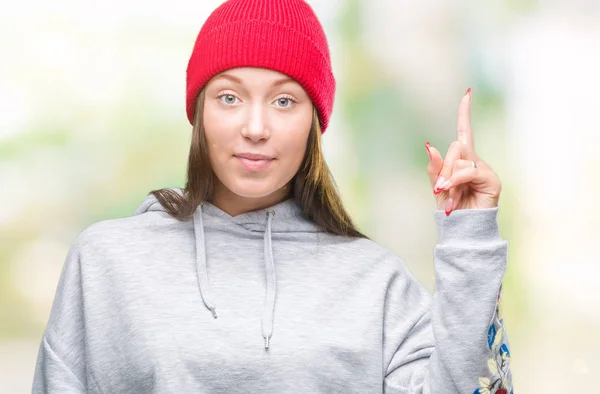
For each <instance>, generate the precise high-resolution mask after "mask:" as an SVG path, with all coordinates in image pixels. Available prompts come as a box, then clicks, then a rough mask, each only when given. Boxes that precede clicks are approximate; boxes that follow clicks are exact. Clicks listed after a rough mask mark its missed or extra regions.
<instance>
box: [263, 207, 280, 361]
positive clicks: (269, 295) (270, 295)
mask: <svg viewBox="0 0 600 394" xmlns="http://www.w3.org/2000/svg"><path fill="white" fill-rule="evenodd" d="M273 216H275V211H273V210H272V209H269V210H268V211H267V229H266V230H265V271H266V275H267V292H266V296H265V311H264V313H263V321H262V334H263V338H265V349H269V340H270V339H271V336H272V335H273V311H274V310H275V294H276V293H277V278H276V276H275V264H274V262H273V247H272V245H271V221H272V219H273Z"/></svg>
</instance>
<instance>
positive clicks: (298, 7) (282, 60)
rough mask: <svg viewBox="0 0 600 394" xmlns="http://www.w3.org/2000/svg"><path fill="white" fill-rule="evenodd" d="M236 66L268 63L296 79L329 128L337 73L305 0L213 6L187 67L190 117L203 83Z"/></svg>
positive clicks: (239, 0)
mask: <svg viewBox="0 0 600 394" xmlns="http://www.w3.org/2000/svg"><path fill="white" fill-rule="evenodd" d="M235 67H263V68H269V69H272V70H275V71H279V72H281V73H284V74H287V75H288V76H290V77H292V78H293V79H295V80H296V81H297V82H298V83H299V84H300V85H301V86H302V87H303V88H304V90H306V92H307V93H308V95H309V96H310V98H311V100H312V102H313V104H314V105H315V107H316V108H317V111H318V114H319V120H320V123H321V128H322V131H323V132H325V129H326V128H327V125H328V123H329V116H330V115H331V111H332V109H333V99H334V95H335V79H334V77H333V72H332V69H331V59H330V55H329V47H328V45H327V38H326V37H325V32H324V31H323V27H322V26H321V24H320V23H319V20H318V19H317V16H316V15H315V13H314V11H313V10H312V8H311V7H310V6H309V5H308V4H307V3H306V2H305V1H304V0H228V1H226V2H225V3H223V4H221V5H220V6H219V7H218V8H217V9H216V10H215V11H213V13H212V14H211V15H210V16H209V17H208V19H207V20H206V22H205V23H204V25H203V26H202V28H201V30H200V33H199V34H198V37H197V39H196V43H195V45H194V50H193V52H192V55H191V57H190V60H189V63H188V67H187V87H186V107H187V116H188V119H189V121H190V123H192V124H193V122H194V113H195V107H196V100H197V98H198V94H199V93H200V91H201V90H202V88H203V87H204V85H205V84H206V83H207V82H208V81H209V80H210V79H211V78H212V77H214V76H215V75H216V74H218V73H220V72H222V71H225V70H228V69H230V68H235Z"/></svg>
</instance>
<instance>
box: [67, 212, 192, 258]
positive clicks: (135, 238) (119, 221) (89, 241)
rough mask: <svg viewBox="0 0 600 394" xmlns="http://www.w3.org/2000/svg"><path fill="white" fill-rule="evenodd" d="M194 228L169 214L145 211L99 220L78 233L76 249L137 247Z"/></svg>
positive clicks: (74, 245) (75, 242)
mask: <svg viewBox="0 0 600 394" xmlns="http://www.w3.org/2000/svg"><path fill="white" fill-rule="evenodd" d="M186 226H191V224H190V223H189V222H183V221H180V220H178V219H176V218H173V217H171V216H169V215H168V214H167V213H166V212H159V211H153V212H145V213H143V214H133V215H131V216H126V217H118V218H109V219H103V220H99V221H96V222H94V223H91V224H89V225H88V226H86V227H84V228H83V229H82V230H81V231H80V232H79V234H77V236H76V238H75V241H74V243H73V247H74V248H77V249H78V250H80V251H84V250H96V251H97V250H98V249H100V248H111V247H124V246H127V245H130V246H132V245H136V244H140V242H142V241H144V240H146V241H148V240H151V239H154V238H156V237H161V236H164V235H165V234H166V233H170V232H173V231H177V230H178V229H185V228H186Z"/></svg>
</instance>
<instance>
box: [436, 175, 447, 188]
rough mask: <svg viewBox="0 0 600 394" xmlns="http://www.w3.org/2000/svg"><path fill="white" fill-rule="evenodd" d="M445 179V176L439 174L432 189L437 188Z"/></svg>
mask: <svg viewBox="0 0 600 394" xmlns="http://www.w3.org/2000/svg"><path fill="white" fill-rule="evenodd" d="M445 181H446V178H444V177H443V176H440V177H439V178H438V179H437V181H436V182H435V186H434V187H433V190H436V189H439V188H440V186H441V185H442V183H444V182H445Z"/></svg>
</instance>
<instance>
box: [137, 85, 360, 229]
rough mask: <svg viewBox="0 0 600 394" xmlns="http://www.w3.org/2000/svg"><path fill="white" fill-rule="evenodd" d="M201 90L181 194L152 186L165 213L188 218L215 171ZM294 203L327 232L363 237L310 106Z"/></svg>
mask: <svg viewBox="0 0 600 394" xmlns="http://www.w3.org/2000/svg"><path fill="white" fill-rule="evenodd" d="M203 109H204V90H202V91H201V92H200V94H199V95H198V100H197V103H196V113H195V115H194V125H193V128H192V142H191V146H190V154H189V158H188V165H187V182H186V185H185V188H184V189H183V194H179V193H177V192H175V191H173V190H170V189H168V188H166V189H158V190H153V191H151V192H150V193H148V194H153V195H154V196H155V197H156V198H157V199H158V201H159V202H160V203H161V205H162V206H163V207H164V208H165V210H166V211H167V212H168V213H169V215H171V216H173V217H175V218H177V219H179V220H188V219H190V218H191V217H192V215H193V214H194V211H195V210H196V207H197V206H198V205H199V204H200V203H201V202H202V201H209V202H210V201H211V200H212V196H213V191H214V185H215V174H214V172H213V170H212V167H211V165H210V160H209V156H208V147H207V143H206V136H205V134H204V124H203V123H204V122H203V121H202V120H203V118H202V113H203ZM291 184H292V186H293V187H292V190H291V191H290V197H291V196H292V195H293V197H294V199H295V201H296V203H297V204H298V205H300V207H301V208H302V211H303V213H304V215H306V216H307V217H308V218H310V219H311V220H312V221H313V222H314V223H316V224H317V225H319V226H321V227H323V229H324V230H325V231H327V232H329V233H332V234H337V235H346V236H353V237H360V238H367V237H366V236H365V235H364V234H362V233H361V232H360V231H358V229H357V228H356V226H355V225H354V223H353V222H352V219H351V218H350V215H348V213H347V212H346V210H345V209H344V206H343V204H342V199H341V197H340V195H339V193H338V190H337V187H336V184H335V181H334V180H333V176H332V175H331V172H330V170H329V167H328V166H327V163H325V158H324V157H323V151H322V150H321V125H320V123H319V117H318V113H317V111H316V109H315V110H313V119H312V125H311V128H310V133H309V136H308V141H307V147H306V153H305V155H304V159H303V161H302V165H301V166H300V169H299V170H298V172H297V173H296V175H295V176H294V178H293V179H292V181H291Z"/></svg>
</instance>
